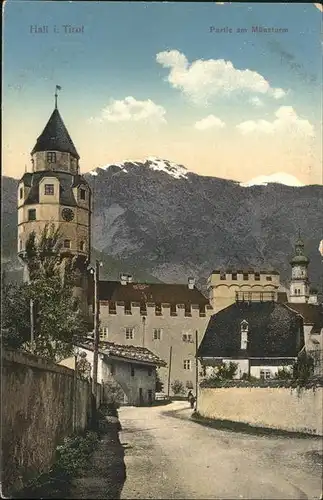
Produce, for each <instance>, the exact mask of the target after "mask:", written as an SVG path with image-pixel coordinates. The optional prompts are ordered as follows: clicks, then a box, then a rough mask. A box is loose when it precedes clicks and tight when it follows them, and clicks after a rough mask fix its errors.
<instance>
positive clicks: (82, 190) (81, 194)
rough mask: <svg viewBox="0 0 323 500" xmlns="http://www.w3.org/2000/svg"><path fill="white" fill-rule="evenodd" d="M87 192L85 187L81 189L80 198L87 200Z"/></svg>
mask: <svg viewBox="0 0 323 500" xmlns="http://www.w3.org/2000/svg"><path fill="white" fill-rule="evenodd" d="M85 194H86V191H85V189H80V199H81V200H85Z"/></svg>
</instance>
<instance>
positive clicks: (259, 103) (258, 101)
mask: <svg viewBox="0 0 323 500" xmlns="http://www.w3.org/2000/svg"><path fill="white" fill-rule="evenodd" d="M249 102H250V103H251V104H252V105H253V106H256V107H257V108H259V107H261V106H263V105H264V103H263V101H262V100H261V99H259V97H257V96H255V97H250V99H249Z"/></svg>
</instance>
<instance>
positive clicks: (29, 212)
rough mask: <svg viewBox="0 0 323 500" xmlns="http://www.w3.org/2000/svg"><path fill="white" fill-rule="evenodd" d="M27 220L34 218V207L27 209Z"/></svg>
mask: <svg viewBox="0 0 323 500" xmlns="http://www.w3.org/2000/svg"><path fill="white" fill-rule="evenodd" d="M28 220H36V208H30V209H29V210H28Z"/></svg>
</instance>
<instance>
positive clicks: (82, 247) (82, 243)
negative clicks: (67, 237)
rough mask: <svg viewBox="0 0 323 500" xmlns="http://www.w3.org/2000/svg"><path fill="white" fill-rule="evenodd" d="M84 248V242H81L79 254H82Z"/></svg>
mask: <svg viewBox="0 0 323 500" xmlns="http://www.w3.org/2000/svg"><path fill="white" fill-rule="evenodd" d="M84 248H85V244H84V241H81V243H80V250H81V252H84Z"/></svg>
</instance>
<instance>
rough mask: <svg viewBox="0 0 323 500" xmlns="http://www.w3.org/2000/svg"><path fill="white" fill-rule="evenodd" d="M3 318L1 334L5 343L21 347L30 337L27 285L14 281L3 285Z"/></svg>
mask: <svg viewBox="0 0 323 500" xmlns="http://www.w3.org/2000/svg"><path fill="white" fill-rule="evenodd" d="M1 296H2V318H1V336H2V342H3V345H4V346H6V347H11V348H12V349H19V348H20V347H21V346H22V344H23V343H24V342H26V341H28V339H30V314H29V302H28V299H27V287H26V285H25V284H24V285H20V286H19V285H16V284H12V283H8V284H5V283H4V282H2V286H1Z"/></svg>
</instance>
